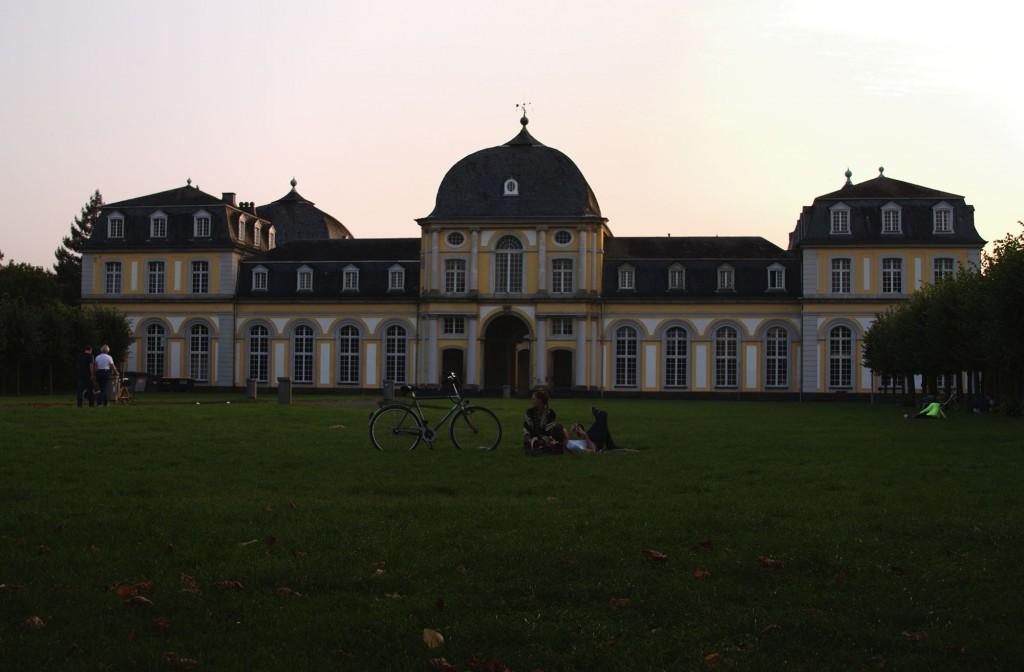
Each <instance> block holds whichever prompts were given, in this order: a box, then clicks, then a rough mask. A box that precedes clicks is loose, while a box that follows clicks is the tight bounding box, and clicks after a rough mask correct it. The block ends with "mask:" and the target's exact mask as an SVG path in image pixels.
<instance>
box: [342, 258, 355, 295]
mask: <svg viewBox="0 0 1024 672" xmlns="http://www.w3.org/2000/svg"><path fill="white" fill-rule="evenodd" d="M341 291H343V292H358V291H359V267H358V266H353V265H352V264H349V265H348V266H346V267H345V268H343V269H341Z"/></svg>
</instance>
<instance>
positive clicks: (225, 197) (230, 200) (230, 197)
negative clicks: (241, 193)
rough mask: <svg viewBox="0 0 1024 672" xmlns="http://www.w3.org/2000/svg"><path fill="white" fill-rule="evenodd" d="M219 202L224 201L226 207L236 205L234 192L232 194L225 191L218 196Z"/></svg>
mask: <svg viewBox="0 0 1024 672" xmlns="http://www.w3.org/2000/svg"><path fill="white" fill-rule="evenodd" d="M220 200H222V201H224V202H225V203H227V204H228V205H232V206H234V205H236V204H235V192H233V191H225V192H224V193H223V194H221V195H220Z"/></svg>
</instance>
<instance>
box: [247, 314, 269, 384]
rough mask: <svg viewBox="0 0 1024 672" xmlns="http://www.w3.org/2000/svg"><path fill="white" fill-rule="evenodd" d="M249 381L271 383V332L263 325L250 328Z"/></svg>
mask: <svg viewBox="0 0 1024 672" xmlns="http://www.w3.org/2000/svg"><path fill="white" fill-rule="evenodd" d="M249 379H250V380H255V381H257V382H260V383H267V382H270V331H269V330H268V329H267V328H266V327H265V326H263V325H262V324H256V325H253V326H252V327H250V328H249Z"/></svg>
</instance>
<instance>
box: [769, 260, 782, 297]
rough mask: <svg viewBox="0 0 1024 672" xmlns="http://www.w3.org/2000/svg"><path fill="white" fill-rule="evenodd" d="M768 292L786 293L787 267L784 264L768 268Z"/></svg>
mask: <svg viewBox="0 0 1024 672" xmlns="http://www.w3.org/2000/svg"><path fill="white" fill-rule="evenodd" d="M768 291H772V292H784V291H786V267H785V266H783V265H782V264H777V263H776V264H772V265H770V266H769V267H768Z"/></svg>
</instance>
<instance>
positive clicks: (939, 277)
mask: <svg viewBox="0 0 1024 672" xmlns="http://www.w3.org/2000/svg"><path fill="white" fill-rule="evenodd" d="M954 275H956V260H955V259H952V258H950V257H936V258H935V259H934V260H933V261H932V277H933V278H934V283H935V284H938V283H940V282H942V281H943V280H948V279H950V278H952V277H953V276H954Z"/></svg>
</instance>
